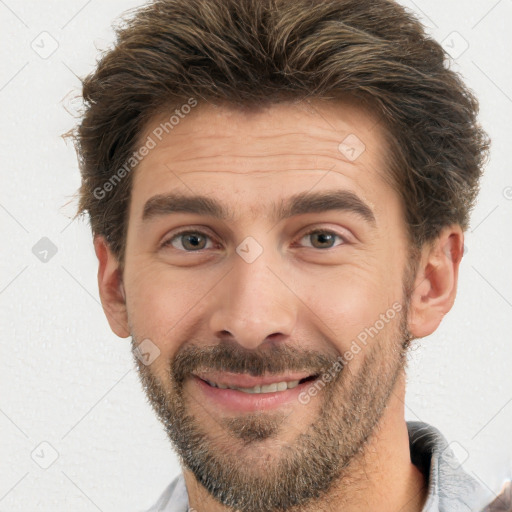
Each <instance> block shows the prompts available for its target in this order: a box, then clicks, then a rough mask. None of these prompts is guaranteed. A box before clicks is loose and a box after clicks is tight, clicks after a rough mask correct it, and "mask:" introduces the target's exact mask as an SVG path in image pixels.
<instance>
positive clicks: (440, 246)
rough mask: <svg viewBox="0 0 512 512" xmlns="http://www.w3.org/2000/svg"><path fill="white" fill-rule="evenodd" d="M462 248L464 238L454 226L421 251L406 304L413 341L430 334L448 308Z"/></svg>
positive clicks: (454, 292) (450, 304)
mask: <svg viewBox="0 0 512 512" xmlns="http://www.w3.org/2000/svg"><path fill="white" fill-rule="evenodd" d="M463 247H464V234H463V232H462V230H461V228H460V226H457V225H455V226H449V227H447V228H445V229H444V230H443V231H442V232H441V233H440V235H439V237H438V238H436V240H434V241H433V242H432V243H431V244H428V245H427V246H425V247H424V248H423V249H422V251H421V259H420V263H419V265H418V271H417V274H416V280H415V283H414V286H413V290H412V292H411V298H410V303H409V318H408V321H409V332H410V333H411V334H412V335H413V337H414V338H423V337H425V336H428V335H429V334H432V333H433V332H434V331H435V330H436V329H437V328H438V327H439V324H440V323H441V320H442V319H443V317H444V315H445V314H446V313H448V311H450V309H451V308H452V306H453V303H454V301H455V296H456V294H457V280H458V272H459V265H460V261H461V259H462V254H463Z"/></svg>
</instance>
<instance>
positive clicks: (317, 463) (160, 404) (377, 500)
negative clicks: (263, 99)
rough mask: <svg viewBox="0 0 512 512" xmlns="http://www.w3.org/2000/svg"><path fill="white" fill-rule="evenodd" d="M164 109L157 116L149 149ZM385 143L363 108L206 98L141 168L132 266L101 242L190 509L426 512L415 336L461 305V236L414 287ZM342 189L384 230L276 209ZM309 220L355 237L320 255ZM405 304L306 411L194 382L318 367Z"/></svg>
mask: <svg viewBox="0 0 512 512" xmlns="http://www.w3.org/2000/svg"><path fill="white" fill-rule="evenodd" d="M166 117H168V116H167V113H166V112H163V113H162V116H158V117H155V118H154V119H153V120H152V121H151V122H150V123H149V124H148V126H147V129H146V131H145V132H144V133H142V134H141V137H140V140H141V141H144V140H146V137H147V136H148V135H150V134H151V133H152V131H153V129H154V128H155V127H157V126H158V125H159V123H160V122H161V121H162V120H163V119H165V118H166ZM384 133H385V132H384V127H383V126H382V125H380V124H379V123H378V122H377V119H376V117H375V116H374V115H373V114H372V112H371V111H368V110H367V109H366V108H364V106H363V105H362V104H360V103H358V102H356V101H355V100H353V99H352V100H343V101H342V100H338V101H336V102H334V101H323V102H322V101H319V100H315V101H314V102H310V103H307V104H305V103H295V104H292V103H283V104H279V105H274V106H272V107H270V108H267V109H264V110H262V111H258V112H249V111H240V110H237V109H235V108H233V107H229V106H226V105H220V106H213V105H199V106H198V107H196V108H195V109H194V110H193V111H192V112H191V113H190V114H188V115H187V116H186V117H184V118H183V119H181V120H180V123H179V124H178V125H176V126H175V127H174V129H173V130H172V131H171V132H169V134H166V135H165V136H164V137H163V138H162V140H161V141H159V142H158V144H157V145H156V147H155V148H154V149H152V150H151V151H150V152H149V154H148V155H147V156H146V157H145V158H144V159H143V160H142V161H141V163H140V164H139V166H138V168H137V169H136V171H134V172H135V174H134V181H133V188H132V195H131V203H130V210H129V222H128V232H127V241H126V256H125V262H124V266H120V262H119V261H118V260H117V259H116V258H115V256H114V255H113V254H112V252H111V251H110V249H109V247H108V245H107V243H106V241H105V240H104V238H103V237H101V236H96V237H95V241H94V244H95V250H96V254H97V257H98V260H99V271H98V283H99V289H100V295H101V299H102V303H103V306H104V310H105V313H106V315H107V318H108V320H109V323H110V326H111V328H112V330H113V331H114V332H115V333H116V334H117V335H118V336H120V337H129V336H131V337H132V344H133V347H136V346H137V345H138V343H140V342H141V341H142V340H145V339H149V340H151V343H152V344H153V345H154V346H156V347H158V350H159V355H158V357H157V358H156V359H155V360H154V361H153V362H152V363H151V364H150V365H147V366H146V365H144V364H142V363H141V362H140V361H139V360H138V359H137V358H135V362H136V363H137V366H138V369H139V372H140V377H141V382H142V384H143V385H144V389H145V391H146V393H147V395H148V398H149V401H150V403H151V404H152V405H153V407H154V408H155V411H156V413H157V415H158V417H159V419H160V420H161V421H162V423H163V425H164V426H165V428H166V431H167V433H168V435H169V438H170V439H171V441H172V442H173V445H174V447H175V449H176V451H177V453H178V455H179V456H180V460H181V463H182V467H183V470H184V475H185V481H186V485H187V491H188V495H189V506H190V507H191V508H193V509H195V510H197V511H199V512H224V511H227V510H234V509H238V510H240V511H241V512H242V511H244V512H248V511H250V510H279V509H286V510H292V511H296V512H298V511H303V512H306V511H322V510H326V511H327V510H330V511H331V510H332V511H337V510H343V511H345V512H347V511H363V510H365V511H367V510H377V509H378V510H380V511H382V512H387V511H389V512H396V511H399V510H401V511H421V509H422V506H423V504H424V502H425V498H426V481H425V478H424V476H423V475H422V474H421V472H420V471H419V470H418V469H417V468H416V467H415V466H414V465H413V464H412V463H411V459H410V452H409V444H408V443H409V441H408V434H407V428H406V423H405V420H404V400H405V371H404V368H405V362H406V360H405V354H406V347H407V339H408V338H421V337H423V336H427V335H429V334H431V333H432V332H434V331H435V329H436V328H437V327H438V325H439V323H440V322H441V320H442V318H443V316H444V315H445V314H446V313H447V312H448V311H449V310H450V308H451V307H452V305H453V301H454V299H455V294H456V287H457V277H458V267H459V263H460V260H461V258H462V248H463V233H462V231H461V229H460V227H459V226H456V225H454V226H447V227H446V228H445V229H443V230H442V232H441V233H440V236H439V237H438V238H437V239H436V240H434V241H433V242H432V243H430V244H428V245H426V246H425V247H423V248H422V251H421V254H420V257H419V260H418V261H417V267H416V268H415V272H414V274H413V275H409V281H407V279H408V277H407V268H408V267H407V263H408V255H409V248H410V242H409V240H408V237H407V234H406V233H407V230H406V224H405V220H404V209H403V205H402V203H401V199H400V197H399V196H398V193H397V192H396V190H395V189H394V187H393V186H392V184H390V182H389V180H387V179H386V175H385V173H386V156H387V151H388V148H387V145H386V143H385V139H384ZM349 134H355V135H356V136H357V137H358V139H359V140H360V141H362V142H363V143H364V145H365V151H364V152H362V154H361V155H360V156H359V157H358V158H356V159H355V160H353V161H350V159H348V158H346V156H345V155H344V154H343V153H342V152H340V150H339V149H338V146H339V144H340V142H342V141H343V140H344V139H345V138H346V137H347V135H349ZM333 189H336V190H346V191H351V192H353V193H355V194H357V196H358V197H359V198H361V199H362V200H363V201H364V202H365V203H366V204H367V205H368V206H369V207H370V208H371V210H372V212H373V214H374V217H375V224H374V225H372V224H371V223H369V222H366V221H364V219H362V218H361V216H359V215H358V214H356V213H354V212H351V211H341V210H328V211H324V212H315V213H305V214H300V215H296V216H294V217H290V218H287V219H284V220H281V221H278V222H276V221H274V220H273V219H272V218H271V216H270V212H271V211H272V208H271V205H272V204H273V203H279V201H280V200H282V199H286V198H287V197H289V196H291V195H294V194H297V193H300V192H318V191H326V190H333ZM166 192H182V193H184V194H202V195H206V196H208V197H210V198H215V199H217V200H218V201H220V202H222V203H223V204H224V205H225V206H226V207H229V208H230V209H231V210H232V211H233V212H234V216H233V218H231V219H229V220H226V221H223V220H219V219H214V218H211V217H209V216H205V215H198V214H195V213H173V214H167V215H160V216H156V217H154V218H151V219H150V220H148V221H143V220H142V214H143V210H144V205H145V203H146V201H147V200H148V199H150V198H151V197H153V196H155V195H157V194H163V193H166ZM183 228H187V229H189V228H190V231H194V232H197V230H199V231H200V232H201V233H204V234H205V235H208V237H211V238H207V240H208V242H205V243H206V245H205V246H204V249H202V250H201V251H196V252H194V251H192V250H190V245H188V246H187V247H188V249H189V250H188V251H187V250H186V247H185V245H183V244H184V243H186V242H187V241H189V239H187V238H186V237H185V239H184V238H183V237H181V238H180V237H174V235H175V234H176V233H177V232H178V231H180V230H181V229H183ZM308 228H315V229H319V230H321V231H322V233H324V234H325V232H326V231H327V232H330V233H335V234H338V235H341V236H342V237H343V239H342V238H337V237H335V239H334V242H333V244H332V245H333V246H332V247H329V248H325V247H323V246H321V247H319V246H318V243H319V239H318V236H316V237H315V236H314V235H308V236H305V233H306V231H307V229H308ZM248 236H250V237H252V238H253V239H254V240H256V241H257V243H258V244H259V246H260V247H261V248H262V250H263V252H262V253H261V254H260V255H259V257H257V258H256V259H255V260H254V261H252V262H251V263H248V262H247V261H245V260H244V259H243V258H242V257H240V256H239V254H238V253H237V252H236V248H237V247H238V246H239V245H240V244H241V242H242V241H243V240H244V239H246V237H248ZM173 237H174V238H173ZM169 240H172V245H170V244H168V245H167V246H162V245H161V244H162V243H163V242H168V241H169ZM196 241H197V240H196ZM201 247H203V246H201ZM405 285H408V286H405ZM404 286H405V287H404ZM408 290H409V291H408ZM393 304H399V305H400V308H401V311H400V313H399V314H396V315H394V317H393V319H392V320H389V322H387V323H386V324H385V326H384V327H383V328H382V329H380V330H379V332H378V334H377V335H375V336H374V337H372V338H370V339H369V340H368V343H367V344H365V345H364V346H363V345H361V347H360V348H361V350H360V351H359V352H358V353H357V354H355V355H354V357H353V358H352V359H351V360H350V361H347V362H346V364H345V366H344V367H343V370H341V371H340V372H338V373H337V374H336V375H337V378H336V379H333V380H332V381H331V382H330V383H329V384H328V385H326V386H325V387H324V388H323V389H321V390H320V391H319V392H318V393H317V394H315V395H314V396H311V397H310V400H309V402H308V403H307V404H303V403H300V402H299V401H294V402H293V403H288V404H285V405H283V406H281V407H278V408H276V409H272V410H262V411H255V412H253V413H249V412H241V411H232V410H231V411H227V410H225V409H223V408H222V407H218V406H216V405H215V404H214V403H211V402H210V401H209V400H206V399H205V397H204V395H203V394H202V391H201V389H200V387H199V386H198V385H197V382H196V381H195V380H194V378H193V377H192V376H191V372H192V371H193V370H197V369H198V368H199V367H200V366H201V365H202V367H206V368H207V369H210V370H219V369H220V368H221V366H220V365H221V363H222V364H224V368H228V369H229V368H230V367H231V368H232V369H233V370H234V369H236V368H238V369H239V368H242V367H243V366H240V365H243V363H244V362H246V363H247V364H248V366H247V367H251V365H252V367H253V369H255V371H257V372H258V373H257V374H259V375H261V374H263V370H264V369H266V370H268V371H269V373H272V372H279V373H280V372H284V371H286V370H288V369H289V370H290V371H291V370H297V369H299V368H303V369H307V370H311V371H312V372H313V370H314V371H318V370H319V369H320V368H321V367H322V368H323V367H324V366H326V365H327V366H328V365H329V364H330V363H332V362H333V361H335V360H336V358H337V357H338V356H340V355H342V354H345V353H346V352H347V350H350V347H351V343H352V342H353V340H355V339H357V336H358V334H360V333H361V332H362V331H364V329H365V328H367V327H369V326H373V325H375V323H376V321H377V320H378V319H379V318H381V317H380V316H379V315H381V314H383V313H386V312H387V311H389V310H390V308H392V306H393ZM199 448H201V450H200V449H199ZM200 452H204V453H202V454H201V453H200ZM313 468H315V471H313ZM272 483H274V484H275V483H277V485H272ZM313 487H314V488H315V489H318V492H316V493H315V492H314V489H313ZM292 494H293V495H294V496H295V497H296V501H295V502H293V503H292V501H290V496H291V495H292Z"/></svg>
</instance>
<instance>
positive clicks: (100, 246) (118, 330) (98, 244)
mask: <svg viewBox="0 0 512 512" xmlns="http://www.w3.org/2000/svg"><path fill="white" fill-rule="evenodd" d="M94 250H95V252H96V257H97V258H98V264H99V265H98V288H99V292H100V298H101V304H102V306H103V311H104V312H105V315H106V317H107V320H108V323H109V325H110V328H111V329H112V331H113V332H114V333H115V334H117V336H119V337H120V338H126V337H128V336H129V335H130V330H129V328H128V315H127V310H126V294H125V290H124V285H123V280H122V273H121V270H120V266H119V262H118V260H117V258H116V257H115V255H114V254H113V253H112V251H111V249H110V247H109V245H108V243H107V241H106V240H105V237H103V236H100V235H97V236H95V237H94Z"/></svg>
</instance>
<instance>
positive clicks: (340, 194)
mask: <svg viewBox="0 0 512 512" xmlns="http://www.w3.org/2000/svg"><path fill="white" fill-rule="evenodd" d="M330 210H340V211H348V212H352V213H355V214H356V215H358V216H359V217H360V218H361V219H363V220H364V221H366V222H367V223H369V224H372V225H373V226H375V225H376V220H375V215H374V214H373V211H372V210H371V208H370V207H369V206H368V205H367V204H366V203H365V202H364V201H363V200H362V199H361V198H360V197H359V196H357V195H356V194H355V193H354V192H350V191H348V190H327V191H324V192H301V193H299V194H296V195H293V196H291V197H289V198H287V199H281V202H280V204H273V205H272V206H271V218H272V221H274V222H278V221H280V220H283V219H287V218H289V217H293V216H295V215H303V214H307V213H322V212H326V211H330ZM173 213H193V214H197V215H205V216H208V217H213V218H215V219H219V220H224V221H226V220H231V221H232V220H233V219H234V218H235V215H234V212H233V211H232V210H230V209H229V208H227V207H226V206H225V205H223V204H222V203H221V202H219V201H217V200H216V199H212V198H210V197H207V196H202V195H184V194H181V193H169V194H159V195H156V196H153V197H151V198H150V199H148V201H147V202H146V203H145V205H144V210H143V213H142V220H143V221H144V222H146V221H149V220H150V219H153V218H155V217H159V216H164V215H170V214H173Z"/></svg>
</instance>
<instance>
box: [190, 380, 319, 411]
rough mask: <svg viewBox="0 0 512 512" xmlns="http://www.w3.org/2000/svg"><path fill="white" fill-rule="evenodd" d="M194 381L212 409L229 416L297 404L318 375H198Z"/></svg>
mask: <svg viewBox="0 0 512 512" xmlns="http://www.w3.org/2000/svg"><path fill="white" fill-rule="evenodd" d="M192 377H193V381H194V382H195V383H196V385H197V386H198V387H199V389H200V390H201V392H202V393H203V394H204V395H205V396H206V398H208V403H209V404H212V406H220V407H221V408H223V409H227V410H229V411H231V412H249V411H257V410H265V409H273V408H276V407H279V406H282V405H285V404H290V403H293V402H295V401H297V399H298V397H299V395H300V393H301V392H303V391H304V390H305V389H306V388H307V387H308V386H310V385H313V383H314V381H315V380H317V379H318V377H319V374H307V373H304V372H302V373H290V374H281V375H265V376H262V377H255V376H252V375H248V374H240V373H238V374H235V373H228V372H197V373H193V374H192Z"/></svg>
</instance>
